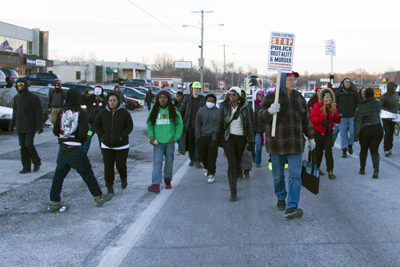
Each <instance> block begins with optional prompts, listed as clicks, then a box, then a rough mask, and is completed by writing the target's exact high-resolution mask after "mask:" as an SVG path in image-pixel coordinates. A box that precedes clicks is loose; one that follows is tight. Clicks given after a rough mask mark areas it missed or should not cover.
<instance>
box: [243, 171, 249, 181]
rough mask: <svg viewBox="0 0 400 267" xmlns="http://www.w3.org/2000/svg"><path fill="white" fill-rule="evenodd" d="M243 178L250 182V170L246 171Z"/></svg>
mask: <svg viewBox="0 0 400 267" xmlns="http://www.w3.org/2000/svg"><path fill="white" fill-rule="evenodd" d="M243 178H244V179H246V180H250V170H244V172H243Z"/></svg>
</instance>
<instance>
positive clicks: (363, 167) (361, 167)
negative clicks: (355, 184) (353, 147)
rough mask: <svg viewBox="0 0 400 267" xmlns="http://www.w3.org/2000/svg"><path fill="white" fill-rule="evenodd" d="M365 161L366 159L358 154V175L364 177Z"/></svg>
mask: <svg viewBox="0 0 400 267" xmlns="http://www.w3.org/2000/svg"><path fill="white" fill-rule="evenodd" d="M366 161H367V157H366V156H365V155H363V154H361V153H360V172H359V174H361V175H365V163H366Z"/></svg>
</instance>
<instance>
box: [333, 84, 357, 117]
mask: <svg viewBox="0 0 400 267" xmlns="http://www.w3.org/2000/svg"><path fill="white" fill-rule="evenodd" d="M335 100H336V105H337V109H338V113H339V115H340V114H342V116H343V118H352V117H354V114H355V113H356V109H357V106H358V103H359V102H360V95H359V94H358V93H357V91H356V90H354V89H352V88H350V89H349V91H348V92H347V93H346V92H345V89H344V88H339V89H338V90H337V91H336V94H335Z"/></svg>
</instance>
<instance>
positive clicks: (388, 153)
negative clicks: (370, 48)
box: [19, 151, 390, 173]
mask: <svg viewBox="0 0 400 267" xmlns="http://www.w3.org/2000/svg"><path fill="white" fill-rule="evenodd" d="M389 156H390V152H389V151H385V157H389ZM22 170H23V169H22ZM19 173H21V172H19Z"/></svg>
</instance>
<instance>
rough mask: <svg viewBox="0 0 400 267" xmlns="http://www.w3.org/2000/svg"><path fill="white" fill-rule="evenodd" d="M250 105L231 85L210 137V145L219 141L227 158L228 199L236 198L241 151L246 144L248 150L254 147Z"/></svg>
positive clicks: (236, 88)
mask: <svg viewBox="0 0 400 267" xmlns="http://www.w3.org/2000/svg"><path fill="white" fill-rule="evenodd" d="M251 117H253V114H252V112H251V111H250V105H249V104H248V103H247V101H246V99H244V98H242V97H241V90H240V88H239V87H231V88H230V89H229V91H228V93H227V97H225V100H224V101H223V102H222V103H221V104H220V106H219V111H218V119H217V126H216V127H215V133H214V136H213V138H212V141H213V144H212V146H216V144H218V143H219V141H221V143H222V147H223V148H224V152H225V155H226V158H227V160H228V172H227V174H228V180H229V187H230V189H231V197H230V201H232V202H235V201H236V200H237V189H236V185H237V177H238V173H240V172H241V165H242V156H243V151H244V150H245V148H246V145H247V144H249V145H248V146H247V150H248V151H252V150H253V149H254V135H253V127H252V124H251Z"/></svg>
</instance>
